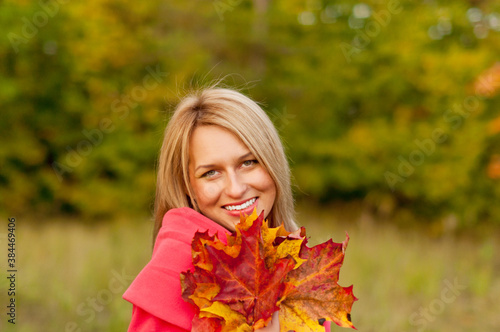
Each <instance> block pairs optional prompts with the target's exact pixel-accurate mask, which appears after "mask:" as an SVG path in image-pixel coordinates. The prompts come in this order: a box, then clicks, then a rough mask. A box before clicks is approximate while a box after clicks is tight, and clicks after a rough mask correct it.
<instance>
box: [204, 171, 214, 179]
mask: <svg viewBox="0 0 500 332" xmlns="http://www.w3.org/2000/svg"><path fill="white" fill-rule="evenodd" d="M214 175H215V171H214V170H211V171H208V172H206V173H203V175H202V176H201V177H204V178H206V177H208V178H209V177H212V176H214Z"/></svg>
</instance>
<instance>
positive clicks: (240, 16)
mask: <svg viewBox="0 0 500 332" xmlns="http://www.w3.org/2000/svg"><path fill="white" fill-rule="evenodd" d="M367 6H368V7H367ZM367 8H368V9H369V10H368V16H367V14H366V13H367ZM499 12H500V5H499V4H498V3H497V2H495V1H459V0H457V1H426V2H420V1H406V0H404V1H403V0H401V1H376V0H367V1H364V2H363V3H360V2H357V1H327V0H324V1H314V0H307V1H306V0H303V1H298V0H293V1H268V0H260V1H258V0H255V1H229V0H215V1H202V0H199V1H196V0H193V1H183V2H180V1H176V2H174V1H159V0H152V1H144V2H130V1H125V0H89V1H86V2H81V1H62V0H60V1H59V2H58V1H56V0H52V1H40V2H39V1H28V0H24V1H4V2H2V4H1V5H0V15H1V20H0V25H1V31H2V32H3V33H2V35H3V38H2V39H1V41H0V43H1V44H0V66H1V67H0V104H1V109H2V111H1V112H2V116H1V120H0V133H1V134H0V135H2V140H1V142H2V143H1V144H0V156H1V157H0V162H1V164H0V184H1V186H0V197H1V199H0V211H1V213H2V214H9V215H15V216H18V217H19V216H31V217H37V218H40V217H52V216H55V215H69V216H74V217H78V218H81V219H88V220H100V219H111V218H117V217H119V216H120V215H125V214H144V213H147V212H148V211H150V209H151V203H152V201H153V198H154V185H155V167H154V165H155V161H156V157H157V153H158V150H159V146H160V142H161V139H162V132H163V129H164V127H165V124H166V121H167V119H168V116H169V112H170V110H171V109H172V108H173V107H174V105H175V104H176V103H177V101H178V99H179V96H181V95H182V94H183V93H184V92H185V91H186V90H187V89H188V88H189V87H191V86H196V85H200V84H206V83H209V82H211V81H212V80H214V79H217V78H220V77H224V76H225V75H230V76H229V78H227V79H226V80H225V83H226V84H228V85H230V86H236V87H243V92H244V93H246V94H248V95H249V96H250V97H252V98H253V99H255V100H257V101H259V102H261V103H262V104H263V107H264V108H265V110H266V111H267V112H268V113H269V115H270V117H271V118H272V119H273V121H274V122H275V123H276V126H277V127H278V129H279V131H280V133H281V135H282V137H283V140H284V142H285V144H286V146H287V150H288V154H289V157H290V161H291V164H292V168H293V174H294V181H295V183H296V185H297V187H296V188H297V190H296V196H297V198H298V200H307V201H313V202H315V203H318V202H319V203H326V202H331V201H339V200H341V201H348V200H360V201H362V202H363V206H365V207H366V209H367V210H368V211H371V212H372V213H375V214H380V215H384V216H387V217H392V218H394V219H398V218H400V217H401V216H406V217H405V218H403V219H405V220H407V219H408V220H409V219H412V220H424V219H429V220H431V221H435V222H437V223H441V222H442V221H443V220H451V221H452V224H454V225H459V226H472V225H476V224H477V223H478V222H493V223H498V220H499V219H498V215H499V214H500V206H499V205H498V204H495V202H497V201H498V200H499V199H500V186H499V182H498V181H499V179H498V178H492V177H491V176H488V173H487V169H488V167H489V165H490V164H491V162H492V161H491V160H492V158H493V157H494V156H495V155H497V154H499V153H500V136H499V134H498V132H496V131H492V130H490V129H489V128H491V126H492V123H493V121H494V120H495V119H497V118H498V116H499V114H498V105H499V101H500V99H499V96H498V94H496V92H495V93H491V94H490V95H488V96H484V95H480V94H478V93H477V89H475V87H474V82H476V81H477V80H478V77H479V75H480V74H481V73H483V72H484V71H485V70H487V69H488V68H490V67H492V66H494V65H495V63H496V62H497V61H498V55H499V54H500V14H499ZM477 13H479V19H477V17H478V15H477ZM475 14H476V16H474V15H475ZM363 17H364V18H363ZM356 26H357V28H356ZM151 72H155V73H156V74H155V75H153V76H152V74H151ZM498 80H499V79H498V76H497V78H496V81H494V82H493V83H492V84H493V86H496V87H497V88H498V84H499V83H498ZM490 83H491V82H490ZM436 130H438V133H441V134H443V135H446V136H445V137H446V139H445V140H444V141H443V142H441V143H436V142H435V141H433V133H435V132H436ZM417 141H418V142H420V143H417ZM422 142H424V143H422ZM425 142H427V143H425ZM431 142H432V143H431ZM419 144H420V145H419ZM422 144H424V145H423V146H427V148H426V149H427V150H425V148H421V147H419V146H422ZM425 144H427V145H425ZM429 144H430V145H429ZM418 151H422V152H421V153H420V154H419V152H418ZM426 151H427V152H426ZM412 153H413V154H412ZM411 158H413V159H411ZM411 160H413V161H414V162H411ZM405 165H406V168H405ZM408 165H410V166H411V167H408ZM401 211H403V212H404V213H402V214H401V213H400V212H401ZM409 215H410V216H414V217H408V216H409Z"/></svg>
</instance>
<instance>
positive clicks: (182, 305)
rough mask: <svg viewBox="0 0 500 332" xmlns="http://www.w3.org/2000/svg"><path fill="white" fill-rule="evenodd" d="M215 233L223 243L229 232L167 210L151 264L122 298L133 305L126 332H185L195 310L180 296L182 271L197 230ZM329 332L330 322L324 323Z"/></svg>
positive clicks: (190, 213) (188, 213) (185, 211)
mask: <svg viewBox="0 0 500 332" xmlns="http://www.w3.org/2000/svg"><path fill="white" fill-rule="evenodd" d="M206 230H208V231H209V234H210V235H214V234H215V233H218V236H219V238H220V239H221V241H223V242H224V243H225V242H226V235H227V234H229V231H228V230H227V229H225V228H224V227H222V226H220V225H219V224H217V223H215V222H214V221H212V220H210V219H208V218H207V217H205V216H203V215H202V214H200V213H198V212H196V211H194V210H193V209H190V208H178V209H172V210H169V211H168V212H167V213H166V214H165V216H164V217H163V223H162V227H161V229H160V231H159V232H158V236H157V238H156V242H155V246H154V249H153V256H152V258H151V261H150V262H149V263H148V264H147V265H146V266H145V267H144V269H143V270H142V271H141V272H140V273H139V275H138V276H137V278H136V279H135V280H134V281H133V282H132V284H131V285H130V287H129V288H128V289H127V291H126V292H125V294H123V298H124V299H125V300H127V301H129V302H131V303H132V304H133V309H132V321H131V322H130V326H129V328H128V331H129V332H132V331H133V332H136V331H137V332H146V331H147V332H156V331H157V332H160V331H161V332H186V331H191V322H192V320H193V317H194V315H195V314H196V308H195V307H194V306H193V305H191V304H189V303H187V302H185V301H184V300H183V299H182V297H181V283H180V274H181V272H184V271H187V270H189V269H193V268H194V267H193V264H192V258H191V242H192V240H193V237H194V234H195V233H196V231H202V232H203V231H206ZM325 329H326V331H330V322H325Z"/></svg>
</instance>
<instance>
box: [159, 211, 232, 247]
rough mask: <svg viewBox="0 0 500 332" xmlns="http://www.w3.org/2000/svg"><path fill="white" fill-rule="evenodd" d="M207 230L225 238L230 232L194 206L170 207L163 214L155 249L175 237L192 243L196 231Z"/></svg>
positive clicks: (211, 233)
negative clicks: (193, 207) (194, 208)
mask: <svg viewBox="0 0 500 332" xmlns="http://www.w3.org/2000/svg"><path fill="white" fill-rule="evenodd" d="M205 231H208V232H209V234H210V235H214V234H215V233H217V234H218V236H219V238H220V239H223V240H225V237H226V235H227V234H228V233H229V231H228V230H227V229H225V228H224V227H222V226H221V225H219V224H217V223H216V222H214V221H213V220H211V219H209V218H207V217H205V216H204V215H202V214H201V213H199V212H197V211H195V210H193V209H192V208H189V207H181V208H175V209H170V210H168V211H167V213H165V215H164V216H163V221H162V226H161V228H160V231H159V232H158V236H157V238H156V242H155V251H156V247H157V246H158V244H159V243H161V242H162V241H165V240H168V239H175V240H177V241H181V242H184V243H187V244H189V245H191V241H192V240H193V237H194V235H195V234H196V232H205Z"/></svg>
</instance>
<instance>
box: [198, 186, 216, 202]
mask: <svg viewBox="0 0 500 332" xmlns="http://www.w3.org/2000/svg"><path fill="white" fill-rule="evenodd" d="M200 189H201V193H200V196H199V197H200V199H203V201H204V203H205V204H209V203H213V201H215V200H216V199H217V197H218V196H219V192H220V185H219V184H218V183H217V182H212V183H205V184H203V185H202V186H200Z"/></svg>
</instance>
